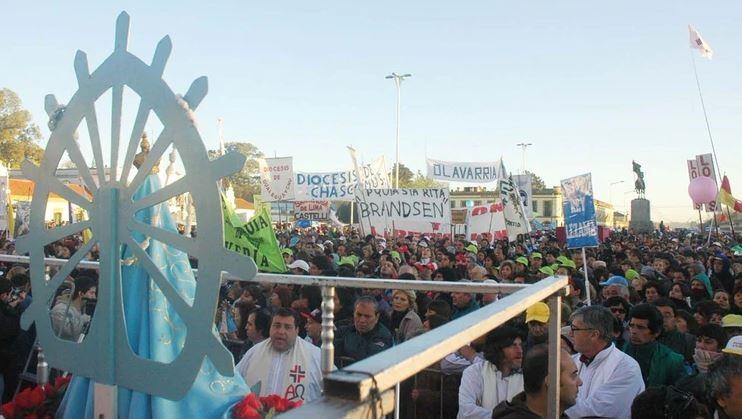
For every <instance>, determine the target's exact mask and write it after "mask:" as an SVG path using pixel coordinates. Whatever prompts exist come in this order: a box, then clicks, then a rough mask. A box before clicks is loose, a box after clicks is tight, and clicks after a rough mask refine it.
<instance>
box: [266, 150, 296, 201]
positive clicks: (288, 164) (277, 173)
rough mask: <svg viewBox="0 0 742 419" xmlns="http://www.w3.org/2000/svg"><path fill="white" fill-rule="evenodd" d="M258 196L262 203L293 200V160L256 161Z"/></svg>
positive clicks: (285, 158) (288, 158) (281, 158)
mask: <svg viewBox="0 0 742 419" xmlns="http://www.w3.org/2000/svg"><path fill="white" fill-rule="evenodd" d="M258 167H259V170H260V194H261V195H262V196H263V201H264V202H275V201H290V200H292V199H294V159H293V157H277V158H268V159H258Z"/></svg>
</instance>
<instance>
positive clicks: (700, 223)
mask: <svg viewBox="0 0 742 419" xmlns="http://www.w3.org/2000/svg"><path fill="white" fill-rule="evenodd" d="M698 228H699V229H700V230H701V234H703V218H701V208H698Z"/></svg>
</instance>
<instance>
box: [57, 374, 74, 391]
mask: <svg viewBox="0 0 742 419" xmlns="http://www.w3.org/2000/svg"><path fill="white" fill-rule="evenodd" d="M71 379H72V376H71V375H68V376H66V377H62V376H59V377H57V379H56V380H54V388H56V389H57V390H59V388H60V387H62V386H64V385H67V384H69V382H70V380H71Z"/></svg>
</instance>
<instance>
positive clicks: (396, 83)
mask: <svg viewBox="0 0 742 419" xmlns="http://www.w3.org/2000/svg"><path fill="white" fill-rule="evenodd" d="M408 77H412V74H402V75H399V74H397V73H392V74H390V75H388V76H386V77H385V78H387V79H392V80H394V86H395V87H396V88H397V141H396V149H397V152H396V158H395V160H396V163H395V167H394V187H395V188H397V189H399V113H400V112H399V110H400V97H401V95H400V93H401V89H400V87H401V85H402V81H403V80H404V79H406V78H408Z"/></svg>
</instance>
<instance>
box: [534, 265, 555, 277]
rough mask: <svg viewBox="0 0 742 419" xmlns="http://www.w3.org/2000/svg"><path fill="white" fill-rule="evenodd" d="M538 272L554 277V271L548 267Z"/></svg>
mask: <svg viewBox="0 0 742 419" xmlns="http://www.w3.org/2000/svg"><path fill="white" fill-rule="evenodd" d="M538 271H539V272H541V273H542V274H546V275H549V276H552V275H554V270H553V269H551V268H550V267H548V266H544V267H543V268H540V269H539V270H538Z"/></svg>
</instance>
